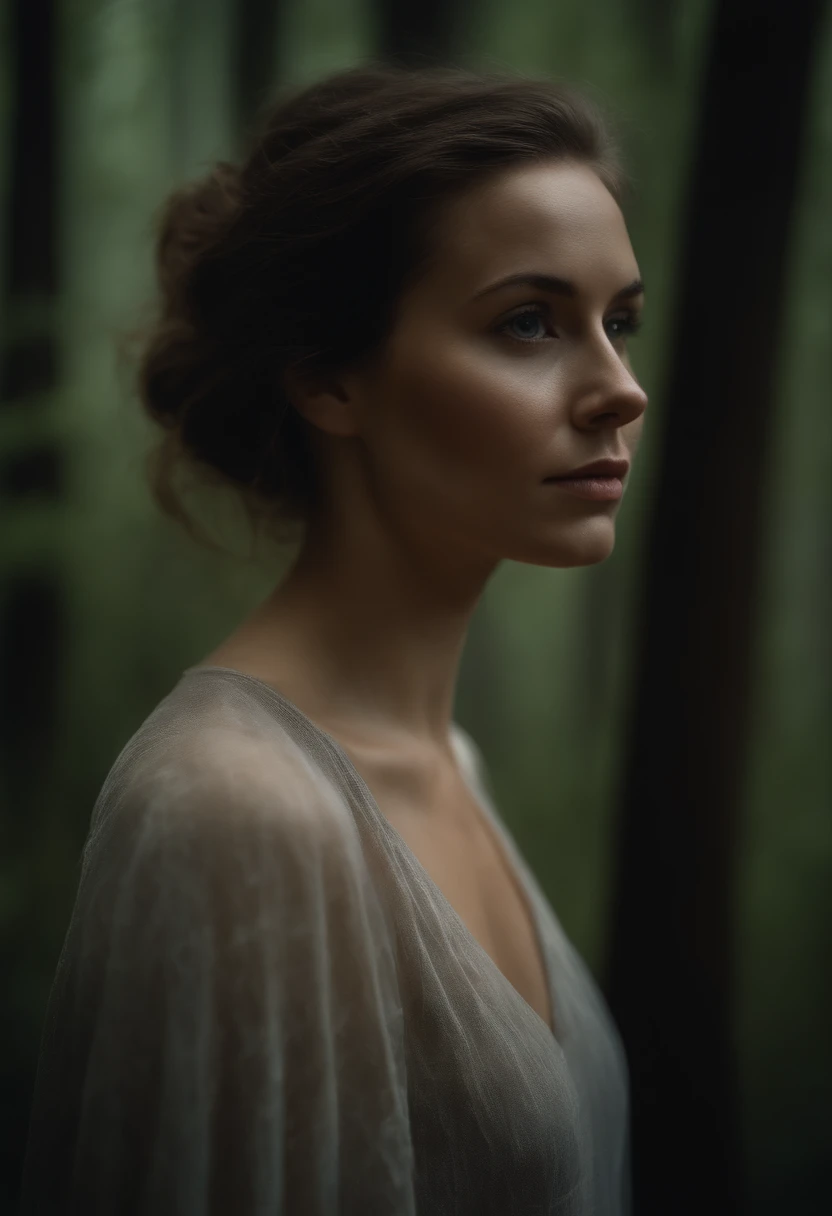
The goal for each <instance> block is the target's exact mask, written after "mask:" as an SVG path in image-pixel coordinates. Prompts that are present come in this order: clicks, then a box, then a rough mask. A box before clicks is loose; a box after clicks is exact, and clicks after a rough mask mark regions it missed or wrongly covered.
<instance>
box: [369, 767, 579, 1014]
mask: <svg viewBox="0 0 832 1216" xmlns="http://www.w3.org/2000/svg"><path fill="white" fill-rule="evenodd" d="M379 808H380V809H381V810H382V812H383V813H384V814H385V817H386V818H387V819H388V821H389V822H390V823H391V824H392V825H393V827H394V828H395V829H396V831H397V832H398V833H399V835H400V836H401V837H402V838H403V839H404V841H405V843H406V844H407V846H408V848H409V849H410V851H411V852H412V853H413V854H414V855H415V857H416V858H417V860H418V861H419V863H420V864H421V865H422V867H423V868H424V869H425V870H426V871H427V873H428V875H429V876H430V878H431V879H432V880H433V882H434V883H435V884H436V886H437V887H438V888H439V890H440V891H441V892H442V894H443V895H444V897H445V899H447V901H448V903H449V904H450V905H451V907H452V908H453V909H454V911H455V912H456V913H457V915H458V916H459V917H460V919H461V920H462V921H463V923H464V924H465V926H466V928H467V929H468V931H469V932H470V933H471V935H472V936H473V937H474V938H475V939H476V941H477V942H479V944H480V945H481V946H482V947H483V949H484V950H485V951H486V953H487V954H488V955H490V957H491V959H492V961H493V962H494V964H495V965H496V966H497V967H498V969H499V970H500V971H501V972H502V973H503V975H504V976H505V977H506V979H507V980H508V981H509V983H510V984H512V986H513V987H514V988H515V989H516V990H517V992H519V994H520V996H522V997H523V999H524V1000H525V1001H526V1003H527V1004H528V1005H530V1006H531V1008H532V1009H534V1011H535V1013H537V1015H538V1016H539V1017H540V1018H541V1019H542V1020H543V1021H544V1022H545V1023H546V1025H547V1026H549V1027H551V1028H552V1029H553V1031H554V1030H556V1028H555V1027H554V1026H553V1011H552V1005H551V999H550V995H549V986H548V982H547V976H546V970H545V966H544V963H543V959H542V956H541V952H540V946H539V943H538V937H537V932H536V929H535V924H534V919H533V915H532V909H531V907H530V906H529V904H528V901H527V899H526V895H525V892H524V891H523V890H522V888H521V886H520V883H519V880H515V877H514V873H513V870H512V869H511V867H510V865H509V862H508V859H507V858H506V857H505V856H504V853H503V849H502V846H501V844H500V843H499V842H498V840H497V839H496V837H495V836H494V834H493V831H492V830H491V827H490V825H489V824H488V823H487V821H486V820H485V819H484V815H483V812H482V811H481V810H480V809H479V808H478V807H477V806H476V804H475V802H474V800H473V797H472V795H471V794H470V792H467V791H465V790H462V791H459V790H457V791H455V793H454V798H453V801H452V802H451V801H449V800H447V799H446V800H445V801H443V804H442V807H441V812H440V813H437V814H433V815H432V814H425V813H424V812H417V811H414V810H412V809H409V808H408V807H407V805H406V804H403V803H401V802H397V800H396V799H395V798H387V799H383V798H382V799H381V800H379Z"/></svg>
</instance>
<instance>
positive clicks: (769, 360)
mask: <svg viewBox="0 0 832 1216" xmlns="http://www.w3.org/2000/svg"><path fill="white" fill-rule="evenodd" d="M0 21H1V22H2V24H0V184H2V192H1V193H0V200H2V202H1V205H2V210H1V211H0V508H1V509H2V522H1V526H0V706H1V707H2V708H1V709H0V713H2V733H1V734H0V804H1V805H0V969H1V970H0V992H1V993H2V1008H1V1009H0V1012H1V1013H2V1024H1V1025H0V1057H1V1058H0V1075H1V1076H2V1081H1V1082H0V1210H2V1211H7V1210H8V1211H13V1210H14V1208H15V1198H16V1194H17V1186H18V1176H19V1170H20V1166H21V1163H22V1154H23V1150H24V1144H25V1138H26V1130H27V1119H28V1112H29V1100H30V1094H31V1088H32V1084H33V1080H34V1073H35V1066H36V1060H37V1051H38V1044H39V1038H40V1033H41V1028H42V1019H43V1014H44V1010H45V1006H46V1000H47V996H48V992H49V987H50V984H51V982H52V976H53V973H54V968H55V965H56V962H57V957H58V953H59V950H60V947H61V943H62V940H63V935H64V933H65V931H66V926H67V923H68V919H69V915H70V912H71V908H72V903H73V899H74V894H75V888H76V886H77V881H78V876H79V860H80V851H81V847H82V844H83V840H84V837H85V834H86V830H87V826H88V822H89V816H90V811H91V809H92V805H93V802H94V800H95V797H96V794H97V793H98V790H99V788H100V786H101V784H102V782H103V780H104V778H105V776H106V774H107V771H108V769H109V767H110V765H111V764H112V762H113V760H114V759H115V756H116V755H117V753H118V751H119V750H120V749H121V747H122V745H123V744H124V742H126V740H127V738H128V737H129V736H130V735H131V734H132V733H133V731H134V730H136V729H137V727H138V726H139V725H140V723H141V722H142V721H143V719H144V718H145V717H146V716H147V714H148V713H149V712H150V711H151V709H152V708H153V707H154V706H155V705H156V703H157V702H158V701H159V700H160V699H161V698H162V697H163V696H164V695H165V694H166V693H167V692H168V691H169V690H170V688H171V687H172V685H173V684H174V683H175V682H176V681H177V679H178V678H179V675H180V673H181V671H182V670H183V669H184V668H185V667H187V666H188V665H189V664H191V663H194V662H197V661H199V660H200V659H202V658H203V657H204V655H205V654H206V653H208V652H209V651H210V650H211V649H212V648H213V647H214V646H215V645H216V644H217V643H218V642H219V640H221V638H223V637H224V636H225V635H226V634H227V633H228V632H230V630H231V629H232V628H233V627H234V625H235V624H236V622H237V621H238V620H239V619H240V617H241V616H242V615H243V614H244V613H246V612H247V611H248V610H249V608H250V607H251V606H252V605H253V604H254V603H255V602H256V600H257V599H259V598H260V597H261V596H262V595H263V594H265V592H266V590H268V589H269V588H270V587H271V586H272V585H273V584H274V582H275V581H276V578H277V577H278V576H279V573H280V570H281V569H282V568H283V566H284V565H285V564H286V563H287V562H288V561H289V559H290V556H291V555H290V554H289V553H280V552H277V553H271V554H268V555H267V556H266V558H265V559H264V557H263V555H262V554H260V555H258V556H256V558H255V559H254V560H253V559H252V556H251V554H250V553H249V552H248V549H247V542H246V537H245V532H244V528H243V525H242V520H241V518H240V517H239V515H238V514H235V506H234V503H233V502H231V501H229V502H223V501H222V500H221V498H220V497H215V498H214V499H212V500H211V501H210V502H208V503H206V505H205V510H206V512H212V513H213V514H212V518H213V520H214V523H215V534H216V535H217V536H218V538H220V540H221V543H223V544H224V545H225V547H226V549H227V550H228V552H227V554H221V553H220V554H217V553H213V552H211V551H209V550H203V549H198V548H196V547H195V546H194V545H193V544H192V543H191V542H190V541H189V540H188V539H187V538H186V537H184V536H183V535H181V534H180V533H178V532H177V530H176V528H175V527H174V526H173V525H172V524H170V523H168V522H167V521H165V520H164V519H163V518H162V517H161V516H160V515H159V514H158V513H157V512H156V511H155V509H154V508H153V507H152V505H151V503H150V499H149V495H148V491H147V488H146V485H145V482H144V477H143V463H142V462H143V459H144V453H145V451H146V450H147V447H148V445H149V443H150V441H151V439H152V435H151V432H150V430H149V428H148V427H147V426H146V424H145V423H144V422H143V421H142V419H141V418H140V414H139V410H138V407H137V405H136V402H135V398H134V396H133V395H132V388H131V383H130V376H129V366H128V367H127V369H126V370H125V366H124V364H123V363H120V362H119V359H118V344H119V341H120V339H121V337H122V335H123V334H124V332H125V331H128V330H129V329H131V328H132V327H133V326H135V325H136V324H137V323H139V322H140V321H141V318H142V316H143V315H144V310H145V309H146V307H147V305H148V301H150V300H152V291H153V282H152V260H151V239H152V223H153V217H154V215H155V213H156V210H157V208H158V207H159V204H160V203H161V201H162V199H163V198H164V196H165V194H166V192H167V191H168V190H170V189H171V188H172V187H173V186H175V185H176V184H178V183H180V182H181V181H182V180H183V179H186V178H188V177H189V176H191V175H196V174H198V173H199V172H201V171H202V170H203V169H205V168H206V167H207V166H208V165H209V164H210V163H211V161H213V160H214V159H216V158H225V157H233V156H234V155H236V154H237V153H238V152H239V150H240V148H241V146H242V142H241V141H242V140H243V139H244V136H245V132H246V131H247V129H248V128H249V125H250V124H251V123H252V122H253V120H254V118H255V116H256V113H257V107H258V106H259V105H260V104H261V103H262V102H263V101H264V100H267V99H268V97H269V96H271V95H273V93H274V91H275V90H276V89H279V88H283V87H287V86H292V85H300V84H303V83H305V82H308V81H312V80H315V79H317V78H318V77H320V76H321V75H323V74H325V73H327V72H330V71H333V70H336V69H338V68H341V67H346V66H348V65H350V64H353V63H356V62H359V61H360V60H362V59H364V58H366V57H371V56H372V57H390V58H397V59H399V60H400V61H402V62H415V63H428V62H433V61H436V62H447V63H457V64H460V65H464V66H470V67H475V68H476V67H484V68H490V69H495V68H496V69H505V70H511V71H517V72H522V73H526V74H531V75H545V76H558V77H564V78H566V79H567V80H568V81H570V82H571V83H573V84H575V85H578V86H579V87H581V88H584V89H586V90H587V91H588V92H589V93H590V94H591V95H592V96H593V97H594V98H596V99H597V100H599V101H600V102H601V103H602V104H603V105H604V106H605V107H606V108H607V109H608V112H610V113H611V114H612V115H613V118H614V120H615V122H616V124H617V129H618V135H619V138H620V139H621V141H622V143H623V145H624V150H625V156H626V160H627V163H628V166H629V169H630V171H631V174H632V176H633V179H634V182H635V190H634V193H633V195H632V197H631V198H630V199H629V200H628V202H627V204H626V216H627V221H628V225H629V229H630V233H631V237H632V241H633V245H634V249H635V252H636V257H637V260H638V263H639V265H640V268H641V271H642V275H643V278H644V280H645V282H646V284H647V308H646V313H645V326H644V330H643V332H642V334H641V335H640V336H639V337H638V338H637V339H636V340H635V341H634V342H633V344H632V346H631V351H632V358H633V362H634V366H635V370H636V372H637V374H638V375H639V377H640V379H641V380H642V383H643V384H644V386H645V388H646V389H647V391H648V393H649V394H650V399H651V406H650V410H649V411H648V423H647V428H646V432H645V439H644V443H643V445H642V448H641V451H640V454H639V459H638V462H637V464H636V466H635V468H634V471H633V473H632V475H631V482H630V486H629V488H628V492H627V496H626V499H625V502H624V504H623V508H622V510H621V512H620V514H619V524H618V539H617V544H616V549H615V552H614V554H613V556H612V557H611V558H610V559H609V560H608V561H607V562H605V563H603V564H602V565H601V566H598V567H593V568H588V569H578V570H545V569H538V568H534V567H530V566H523V565H518V564H514V563H506V564H505V565H504V566H503V567H501V568H500V570H499V571H498V572H497V574H496V575H495V576H494V578H493V580H492V582H491V583H490V584H489V586H488V589H487V591H486V594H485V596H484V597H483V600H482V602H481V604H480V606H479V608H478V611H477V613H476V616H475V618H474V620H473V622H472V626H471V631H470V636H469V640H468V645H467V648H466V652H465V655H464V661H463V666H462V671H461V675H460V682H459V694H458V704H457V711H456V717H457V719H458V720H459V721H460V722H461V723H462V725H464V726H465V727H466V728H467V729H468V730H469V731H470V732H471V734H472V735H473V736H474V737H475V739H476V740H477V741H478V743H479V745H480V747H481V749H482V751H483V753H484V755H485V757H486V761H487V764H488V771H489V776H490V780H491V783H492V787H493V789H494V791H495V796H496V799H497V802H498V805H499V807H500V810H501V812H502V814H503V816H504V818H505V820H506V822H507V823H508V825H509V827H510V828H511V830H512V831H513V832H514V834H515V836H516V838H517V840H518V842H519V844H520V846H521V848H522V849H523V851H524V853H525V854H526V856H527V857H528V858H529V860H530V863H531V864H532V866H533V868H534V870H535V872H536V873H537V875H538V877H539V878H540V880H541V882H542V884H543V886H544V887H545V889H546V891H547V893H548V895H549V897H550V899H551V901H552V904H553V906H554V907H555V909H556V911H557V912H558V914H559V916H560V918H561V920H562V922H563V924H564V926H565V928H566V929H567V931H568V933H569V934H570V935H571V937H572V939H573V940H574V941H575V943H576V944H577V945H578V947H579V948H580V950H581V951H582V953H583V955H584V957H585V958H586V959H587V961H588V963H589V964H590V966H591V967H592V969H593V971H594V972H595V974H596V975H597V977H598V979H599V981H600V982H601V983H602V985H603V986H604V988H605V991H606V992H607V993H608V995H609V999H610V1001H611V1003H612V1006H613V1010H614V1012H615V1014H616V1017H617V1018H618V1020H619V1023H620V1025H621V1027H622V1031H623V1033H624V1037H625V1041H626V1044H627V1048H628V1052H629V1053H630V1057H631V1065H632V1068H633V1084H634V1111H635V1113H634V1119H635V1123H634V1154H635V1174H636V1198H637V1204H636V1211H637V1214H638V1213H645V1214H646V1213H659V1212H661V1213H662V1214H663V1216H670V1214H671V1213H685V1212H688V1211H690V1212H693V1211H696V1212H700V1213H701V1212H705V1211H707V1212H709V1213H722V1212H726V1213H727V1212H731V1213H734V1212H739V1211H748V1212H752V1213H754V1214H755V1216H756V1214H759V1216H768V1214H769V1213H772V1214H773V1213H783V1212H800V1213H801V1214H802V1216H810V1214H814V1213H818V1214H820V1213H821V1212H822V1211H823V1212H826V1211H827V1210H828V1207H827V1204H828V1196H829V1193H830V1187H831V1186H832V1170H830V1148H832V1134H831V1133H832V1120H831V1119H830V1114H829V1112H830V1109H832V1048H830V1025H832V985H830V962H831V961H832V928H831V927H830V926H831V922H830V911H832V894H831V892H832V831H831V830H830V821H832V772H830V768H831V767H832V766H831V765H830V750H832V749H830V747H829V740H830V739H832V730H830V725H832V721H831V720H832V662H830V658H831V657H832V656H830V624H832V614H831V613H830V605H832V595H830V592H831V591H832V545H830V540H832V478H831V477H830V467H831V465H832V462H830V455H831V454H832V408H830V407H831V406H832V359H830V332H831V331H832V226H831V225H830V216H832V21H831V20H830V12H829V6H828V5H826V4H824V3H822V2H821V0H804V2H802V3H792V4H789V5H775V4H773V3H770V2H769V0H754V2H753V3H752V2H751V0H677V2H676V3H673V4H670V3H666V2H665V0H630V3H627V4H623V3H619V2H617V0H559V2H556V0H522V2H518V3H516V4H506V3H505V2H504V0H442V2H441V3H432V2H430V0H421V3H405V2H402V0H399V2H397V0H387V2H386V3H383V2H382V0H6V3H5V4H4V5H2V6H0ZM709 504H710V506H709ZM714 504H715V505H714Z"/></svg>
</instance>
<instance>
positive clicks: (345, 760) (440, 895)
mask: <svg viewBox="0 0 832 1216" xmlns="http://www.w3.org/2000/svg"><path fill="white" fill-rule="evenodd" d="M200 671H206V672H207V671H219V672H224V673H225V674H227V675H231V676H236V677H237V678H238V679H241V680H250V681H251V682H252V683H254V684H256V685H257V686H258V687H260V688H262V689H264V690H265V691H266V692H267V693H268V694H269V695H271V696H272V697H273V698H274V699H275V700H276V701H277V702H278V703H279V704H280V705H281V706H282V707H283V708H284V709H285V710H286V711H287V712H288V713H289V714H290V716H294V717H295V718H296V719H298V720H299V721H300V722H301V723H302V724H303V725H304V727H305V728H306V730H307V731H308V732H309V733H311V734H312V735H314V736H316V737H317V738H318V739H319V741H320V742H322V743H323V744H324V746H326V747H328V748H329V749H330V751H331V752H332V753H333V755H334V756H335V758H336V760H337V761H338V763H339V764H340V766H341V768H342V769H343V770H344V771H345V772H346V774H347V776H348V777H349V778H350V779H351V781H352V782H353V784H354V785H355V786H356V787H357V788H358V791H359V793H360V794H361V795H362V796H363V798H364V800H365V802H366V803H367V804H368V805H369V807H370V810H371V812H372V815H373V819H374V821H375V823H376V825H377V826H378V827H380V829H381V830H382V832H384V833H385V834H386V835H388V836H389V837H390V838H391V839H392V841H393V842H394V844H395V845H396V847H397V848H398V849H399V850H400V851H401V852H403V853H404V854H405V856H406V857H407V859H408V860H409V862H410V863H411V864H412V865H413V866H415V867H416V869H417V870H418V872H419V874H420V877H421V878H422V879H423V880H424V881H425V882H426V883H427V885H428V888H429V889H430V890H431V892H432V894H433V895H434V897H435V898H437V899H438V900H439V903H440V905H441V906H442V907H444V909H445V910H446V911H447V912H449V913H450V914H451V915H452V916H453V917H454V918H455V920H456V921H457V922H458V923H459V925H460V926H461V928H462V931H463V933H464V935H465V938H466V940H467V941H468V943H469V944H470V945H472V946H473V947H474V949H475V950H477V951H479V953H480V954H481V955H482V956H483V958H484V959H485V963H486V966H488V967H490V968H492V970H493V971H494V972H496V974H497V975H498V976H499V977H500V979H501V980H502V981H503V983H504V984H505V985H506V986H507V987H508V989H509V990H510V991H511V992H512V993H514V995H515V996H516V997H517V999H518V1000H519V1001H521V1002H522V1004H523V1005H524V1006H525V1007H526V1009H528V1010H529V1012H530V1013H531V1014H532V1016H533V1017H535V1018H536V1019H537V1021H538V1022H539V1023H540V1025H541V1026H543V1027H544V1028H545V1029H546V1031H547V1032H548V1033H549V1034H550V1035H551V1037H552V1039H553V1040H554V1041H555V1043H557V1044H558V1045H560V1041H559V1039H558V1037H557V1035H556V1034H555V1032H554V1030H553V1029H552V1026H550V1025H549V1024H548V1023H547V1022H546V1021H545V1019H544V1018H542V1017H541V1016H540V1014H539V1013H538V1012H537V1010H536V1009H535V1008H534V1006H533V1005H530V1004H529V1002H528V1001H527V1000H526V998H525V997H524V996H523V994H522V993H521V992H520V991H519V990H518V989H517V988H515V986H514V984H512V982H511V980H510V979H509V978H508V976H507V975H506V974H505V972H504V971H503V970H502V969H501V968H500V967H498V966H497V963H496V962H495V960H494V959H493V958H492V957H491V955H490V954H489V953H488V951H487V950H486V948H485V946H483V944H482V943H481V942H480V941H479V940H478V939H477V938H476V937H475V936H474V934H473V933H472V932H471V930H470V929H469V928H468V926H467V925H466V923H465V921H464V920H463V919H462V917H461V916H460V914H459V913H458V912H457V910H456V908H455V907H454V906H453V904H452V903H451V901H450V900H449V899H448V897H447V896H446V895H445V893H444V891H443V890H442V889H441V887H439V886H438V884H437V883H436V882H435V881H434V880H433V878H432V877H431V876H430V874H429V873H428V871H427V870H426V868H425V867H424V865H423V864H422V862H421V861H420V860H419V858H418V857H417V856H416V854H415V853H414V852H413V850H412V849H411V847H410V845H409V844H408V843H407V841H406V840H405V839H404V837H403V836H402V834H401V832H399V831H398V829H397V828H396V827H395V826H394V825H393V824H392V823H391V822H390V820H389V819H388V818H387V816H386V815H385V814H384V813H383V811H382V810H381V808H380V807H379V805H378V803H377V802H376V799H375V796H374V794H373V792H372V790H371V789H370V787H369V786H368V785H367V782H366V781H365V780H364V778H363V777H362V776H361V773H360V772H359V771H358V769H357V768H356V766H355V765H354V764H353V762H352V760H350V758H349V756H348V755H347V753H346V751H345V750H344V748H343V747H342V746H341V744H340V743H339V742H338V741H337V739H335V738H333V736H332V735H330V734H328V733H327V731H325V730H324V729H323V727H322V726H319V725H318V723H317V722H315V721H314V720H313V719H312V718H310V717H308V715H307V714H305V713H304V712H303V710H302V709H300V708H299V706H297V705H296V704H295V702H294V701H290V700H289V698H288V697H287V696H286V695H285V693H282V692H280V690H279V689H277V688H276V687H275V686H274V685H273V684H268V683H267V682H266V681H265V680H261V679H260V678H259V677H258V676H252V675H249V673H248V672H245V671H238V670H237V668H236V667H221V666H217V665H215V664H210V665H209V664H206V665H204V666H199V665H197V666H194V667H186V668H185V669H184V671H183V672H182V675H183V676H187V675H192V674H193V673H194V672H200ZM460 731H461V728H460V727H459V726H458V725H457V723H456V722H453V721H452V722H451V737H452V740H453V744H454V749H455V751H456V753H457V757H458V758H459V746H460V745H461V746H462V747H464V742H462V740H461V734H460ZM465 767H466V766H465V765H464V764H460V773H461V775H462V780H463V781H464V783H465V786H466V788H467V789H468V790H469V792H470V794H471V796H472V798H473V800H474V804H475V806H476V808H477V810H478V811H479V812H480V814H481V815H482V816H483V818H484V820H485V822H486V824H487V826H488V827H489V829H490V831H491V834H492V836H493V838H494V842H495V844H496V846H497V848H498V850H499V851H500V853H501V854H502V857H503V861H504V864H505V866H506V868H507V870H508V871H509V873H510V874H511V875H512V876H513V877H514V879H515V881H516V884H517V886H518V887H519V888H520V889H521V891H522V892H523V895H524V896H525V900H526V903H527V906H528V910H529V913H530V916H531V921H532V929H533V931H534V935H535V940H536V945H537V949H538V954H539V957H540V961H541V965H542V967H543V978H544V980H545V983H546V992H547V995H548V997H549V1009H550V1015H551V1019H552V1023H553V1025H554V1026H559V1024H560V1023H559V1020H558V1019H559V1012H558V1008H557V1005H556V1002H555V993H554V984H553V982H552V975H551V966H550V958H549V952H548V950H547V949H546V945H545V943H544V940H543V934H542V931H541V923H540V915H539V910H538V907H537V901H536V900H535V898H534V894H533V892H532V891H530V890H529V886H528V883H527V882H526V881H525V879H524V876H523V873H522V871H521V869H520V866H519V865H518V863H517V860H516V859H515V857H514V856H513V852H514V850H513V849H512V848H511V845H510V841H509V840H508V838H507V836H506V835H505V833H504V832H503V831H502V829H501V827H500V824H499V823H498V822H497V820H496V818H495V817H494V816H493V815H492V813H491V811H490V809H489V807H487V806H486V805H485V803H484V801H483V799H482V798H481V797H480V795H479V793H478V792H477V790H476V789H474V787H473V785H472V784H471V782H470V781H469V779H468V774H467V773H466V771H465Z"/></svg>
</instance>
